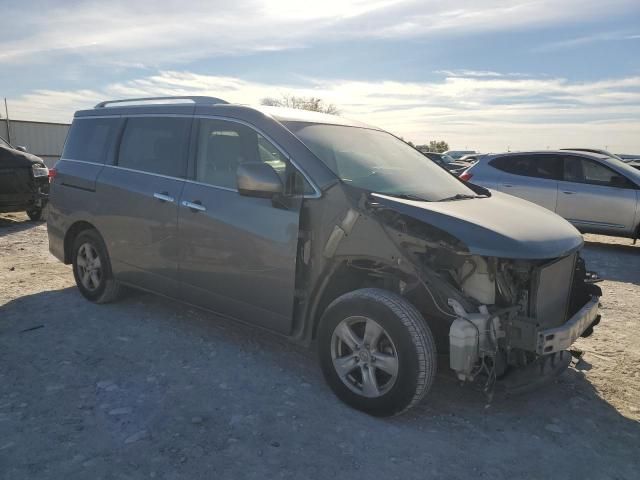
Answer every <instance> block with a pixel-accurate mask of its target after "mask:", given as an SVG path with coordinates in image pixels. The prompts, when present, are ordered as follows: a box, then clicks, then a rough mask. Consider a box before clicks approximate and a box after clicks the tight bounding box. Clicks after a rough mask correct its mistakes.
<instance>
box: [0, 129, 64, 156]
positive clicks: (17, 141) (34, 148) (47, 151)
mask: <svg viewBox="0 0 640 480" xmlns="http://www.w3.org/2000/svg"><path fill="white" fill-rule="evenodd" d="M68 130H69V124H67V123H50V122H33V121H29V120H9V122H7V119H5V118H0V137H2V138H4V139H5V140H7V141H8V142H9V143H10V144H11V145H13V146H18V145H21V146H24V147H26V149H27V151H28V152H29V153H33V154H34V155H37V156H38V157H40V158H42V159H43V160H44V162H45V164H46V165H47V166H48V167H51V166H53V164H54V163H56V162H57V161H58V159H59V158H60V155H62V147H63V146H64V141H65V139H66V138H67V131H68Z"/></svg>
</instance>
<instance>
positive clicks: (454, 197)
mask: <svg viewBox="0 0 640 480" xmlns="http://www.w3.org/2000/svg"><path fill="white" fill-rule="evenodd" d="M472 198H488V196H487V195H467V194H465V193H456V194H455V195H452V196H451V197H446V198H441V199H440V200H438V202H448V201H451V200H470V199H472Z"/></svg>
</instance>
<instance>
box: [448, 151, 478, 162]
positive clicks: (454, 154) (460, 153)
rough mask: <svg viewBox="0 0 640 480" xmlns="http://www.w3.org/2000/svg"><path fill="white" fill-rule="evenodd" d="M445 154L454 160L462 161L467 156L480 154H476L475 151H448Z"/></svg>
mask: <svg viewBox="0 0 640 480" xmlns="http://www.w3.org/2000/svg"><path fill="white" fill-rule="evenodd" d="M444 153H445V155H449V156H450V157H451V158H453V159H454V160H460V159H461V158H462V157H464V156H465V155H475V154H477V153H478V152H476V151H475V150H447V151H446V152H444Z"/></svg>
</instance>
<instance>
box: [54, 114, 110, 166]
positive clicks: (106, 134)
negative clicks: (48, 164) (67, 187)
mask: <svg viewBox="0 0 640 480" xmlns="http://www.w3.org/2000/svg"><path fill="white" fill-rule="evenodd" d="M119 125H120V119H119V118H82V119H76V120H74V121H73V124H72V125H71V129H70V130H69V135H68V136H67V141H66V142H65V144H64V152H63V153H62V158H67V159H70V160H81V161H84V162H93V163H105V160H106V158H107V154H108V152H109V150H110V148H111V145H112V143H113V141H114V139H115V137H116V132H117V130H118V126H119Z"/></svg>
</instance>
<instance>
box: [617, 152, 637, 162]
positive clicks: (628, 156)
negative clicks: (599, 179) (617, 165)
mask: <svg viewBox="0 0 640 480" xmlns="http://www.w3.org/2000/svg"><path fill="white" fill-rule="evenodd" d="M616 155H617V156H618V157H620V158H621V159H622V161H623V162H629V161H640V155H634V154H629V153H618V154H616Z"/></svg>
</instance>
